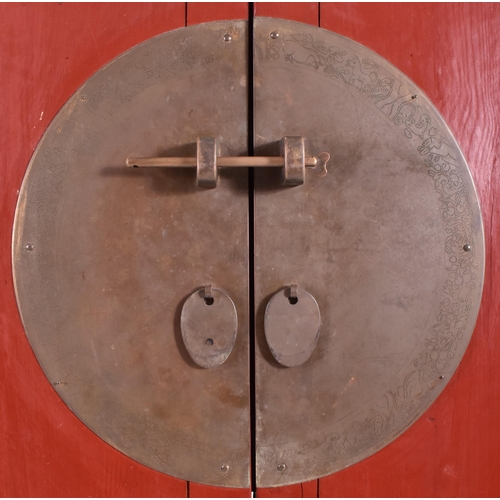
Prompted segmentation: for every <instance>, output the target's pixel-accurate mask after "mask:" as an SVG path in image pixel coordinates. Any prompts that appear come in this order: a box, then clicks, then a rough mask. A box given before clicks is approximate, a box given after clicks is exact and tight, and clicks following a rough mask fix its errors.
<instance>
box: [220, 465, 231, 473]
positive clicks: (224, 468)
mask: <svg viewBox="0 0 500 500" xmlns="http://www.w3.org/2000/svg"><path fill="white" fill-rule="evenodd" d="M220 470H221V471H222V472H227V471H228V470H229V465H226V464H224V465H222V466H221V468H220Z"/></svg>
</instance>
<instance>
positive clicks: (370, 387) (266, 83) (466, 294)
mask: <svg viewBox="0 0 500 500" xmlns="http://www.w3.org/2000/svg"><path fill="white" fill-rule="evenodd" d="M254 26H255V30H254V34H255V47H254V50H255V58H254V61H255V65H254V71H255V80H254V89H255V94H254V102H255V114H254V116H255V124H254V127H255V138H256V144H255V146H256V148H255V150H256V154H259V155H262V154H276V150H277V149H278V148H279V141H280V139H281V137H284V136H287V135H289V136H293V135H295V136H302V137H304V138H305V142H306V151H307V154H311V155H314V154H317V153H319V152H320V151H325V150H326V151H329V152H330V154H331V155H332V160H331V162H330V164H329V169H328V175H327V176H326V177H324V178H318V177H317V176H315V175H314V174H313V173H312V172H310V171H309V170H308V171H306V181H305V183H304V185H302V186H297V187H291V188H283V187H281V182H280V178H279V175H277V173H275V172H270V171H268V170H264V169H262V170H257V171H256V174H255V176H256V181H255V185H256V191H255V221H254V224H255V304H256V308H257V317H256V328H257V332H256V335H257V348H256V368H255V372H256V391H257V401H256V405H257V409H256V411H257V424H256V425H257V429H256V433H257V482H258V485H259V486H275V485H279V484H287V483H294V482H299V481H305V480H308V479H312V478H315V477H319V476H323V475H326V474H329V473H331V472H334V471H336V470H339V469H341V468H343V467H346V466H348V465H350V464H352V463H355V462H357V461H359V460H361V459H363V458H364V457H366V456H368V455H370V454H372V453H374V452H375V451H376V450H378V449H380V448H381V447H383V446H384V445H386V444H387V443H389V442H390V441H391V440H393V439H394V438H395V437H396V436H397V435H398V434H400V433H401V432H402V431H404V430H405V429H406V428H407V427H408V426H409V425H410V424H411V423H412V422H413V421H414V420H415V419H416V418H417V417H418V416H419V415H420V414H422V412H423V411H424V410H425V408H427V407H428V406H429V404H430V403H431V402H432V401H433V400H434V399H435V398H436V397H437V396H438V394H439V393H440V392H441V390H442V389H443V387H444V385H445V384H446V382H447V380H449V378H450V376H451V374H452V373H453V371H454V370H455V368H456V367H457V365H458V363H459V361H460V359H461V357H462V355H463V353H464V350H465V348H466V346H467V343H468V341H469V338H470V336H471V333H472V330H473V327H474V323H475V320H476V316H477V312H478V308H479V302H480V297H481V291H482V283H483V268H484V242H483V234H482V223H481V217H480V211H479V206H478V201H477V197H476V193H475V191H474V187H473V184H472V181H471V177H470V173H469V171H468V168H467V165H466V163H465V161H464V158H463V156H462V154H461V152H460V150H459V148H458V146H457V144H456V142H455V140H454V139H453V137H452V135H451V133H450V132H449V130H448V128H447V126H446V124H445V123H444V122H443V120H442V119H441V117H440V116H439V114H438V113H437V112H436V110H435V109H434V107H433V106H432V104H431V103H430V102H429V101H428V99H427V98H426V97H425V96H424V95H423V94H422V93H421V92H420V91H419V89H417V88H416V87H415V85H414V84H413V83H412V82H411V81H409V80H408V79H407V78H406V77H405V76H404V75H403V74H401V73H400V72H399V71H398V70H396V69H395V68H394V67H393V66H391V65H390V64H389V63H387V62H386V61H385V60H383V59H382V58H380V57H379V56H377V55H376V54H374V53H373V52H371V51H369V50H367V49H366V48H364V47H362V46H360V45H358V44H356V43H355V42H352V41H350V40H347V39H345V38H343V37H341V36H338V35H335V34H333V33H331V32H327V31H323V30H320V29H318V28H314V27H312V26H309V25H302V24H298V23H293V22H288V21H282V20H275V19H265V18H261V19H257V20H256V21H255V25H254ZM290 283H298V284H299V285H300V286H303V287H304V288H305V289H306V290H308V291H309V292H310V293H311V294H312V295H313V296H314V297H315V299H316V300H317V302H318V304H319V308H320V310H321V318H322V325H321V334H320V336H319V340H318V344H317V347H316V349H315V350H314V351H313V353H312V355H311V357H310V359H309V360H308V361H306V362H305V363H304V364H303V365H301V366H297V367H292V368H283V367H281V366H280V365H279V364H278V363H277V362H276V361H275V359H274V358H273V356H272V354H271V352H270V350H269V347H268V345H267V342H266V339H265V335H264V316H265V309H266V305H267V303H268V302H269V300H270V298H271V297H272V295H273V294H274V293H275V292H276V290H278V289H280V288H282V287H284V286H288V285H289V284H290Z"/></svg>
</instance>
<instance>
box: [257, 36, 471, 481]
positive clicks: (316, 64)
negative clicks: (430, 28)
mask: <svg viewBox="0 0 500 500" xmlns="http://www.w3.org/2000/svg"><path fill="white" fill-rule="evenodd" d="M266 44H267V53H266V54H265V55H264V57H265V58H267V59H268V60H269V59H275V60H278V59H282V60H284V61H285V62H286V63H288V64H292V65H300V66H302V67H304V68H309V69H310V70H312V71H314V72H316V73H322V74H323V75H324V76H326V77H329V78H331V79H332V80H334V81H336V82H339V83H340V84H344V85H345V86H346V87H348V88H349V90H350V91H351V92H353V93H354V94H357V95H358V96H360V97H364V98H365V99H367V100H368V101H369V103H371V104H372V105H374V106H375V107H376V108H377V109H378V110H379V111H380V112H381V113H383V114H384V115H385V116H386V118H388V119H389V120H390V121H392V122H393V123H394V124H395V125H396V126H398V127H399V128H400V129H401V131H402V132H403V135H404V137H405V138H406V139H407V140H409V141H411V143H412V145H413V146H414V148H415V149H416V150H417V152H418V153H419V154H420V155H421V157H422V162H423V164H424V165H425V167H426V169H427V173H428V175H429V176H430V177H431V179H432V181H433V183H434V188H435V191H436V194H437V196H438V199H439V202H440V203H441V216H442V220H443V223H444V228H445V239H444V245H443V247H444V251H445V253H446V257H447V267H446V270H447V272H448V276H447V279H446V281H445V283H444V285H443V289H442V292H443V297H442V299H441V302H440V305H439V314H438V316H437V318H436V321H435V323H434V325H433V326H432V329H431V335H430V338H428V339H426V340H425V348H424V349H422V350H421V352H420V353H419V355H418V356H417V357H416V358H415V359H414V361H413V369H412V370H411V371H410V372H409V373H406V374H405V377H404V379H403V381H402V382H401V383H400V385H399V386H398V387H397V388H396V389H395V390H389V391H387V392H386V393H385V394H384V395H383V397H382V398H381V400H380V401H379V402H378V404H376V405H372V407H371V408H370V409H369V410H368V412H367V414H366V415H364V416H363V417H362V418H359V419H358V420H355V421H351V422H350V423H348V424H347V425H345V426H344V428H343V431H342V432H341V433H332V434H331V435H328V436H326V438H325V439H323V440H322V441H321V442H318V441H309V442H307V443H306V444H304V445H303V447H302V449H298V450H291V449H288V450H285V452H284V453H285V454H289V453H293V451H295V452H296V453H297V455H298V456H301V457H302V460H301V464H300V465H298V464H297V465H298V468H300V469H306V468H307V469H309V471H311V470H313V471H315V472H317V473H318V474H322V473H324V470H325V465H327V464H331V463H332V462H337V461H339V462H344V464H342V467H343V466H346V465H349V464H351V463H353V462H355V461H356V460H353V459H352V458H353V457H354V455H357V454H359V453H360V452H363V451H365V454H364V456H366V455H367V453H366V451H368V449H369V448H370V447H372V446H376V445H377V444H378V443H380V441H381V439H384V438H385V437H390V436H391V435H394V436H395V435H397V434H399V432H401V430H403V429H404V428H406V427H407V426H408V425H409V424H410V423H411V421H412V420H413V419H415V418H416V417H417V416H418V415H419V413H418V412H419V409H420V408H421V407H422V406H423V405H426V404H428V403H429V402H430V400H429V398H430V397H431V392H432V391H433V389H434V388H435V387H437V386H438V385H439V384H440V383H442V382H441V379H442V378H443V375H442V371H443V370H444V369H445V368H446V367H447V366H448V364H449V363H450V361H451V359H452V358H453V357H454V354H455V351H456V349H457V346H458V342H459V341H460V340H461V339H462V338H463V336H464V331H465V329H466V327H467V325H468V320H469V316H470V313H471V310H472V307H473V294H474V290H475V289H476V287H477V277H478V274H477V270H478V269H480V266H479V263H478V260H477V258H476V252H475V245H474V239H475V237H477V234H478V231H479V229H480V228H479V227H478V225H477V224H476V222H475V220H474V217H473V211H472V205H471V201H470V197H469V191H468V189H469V186H468V185H466V184H465V183H464V179H463V177H462V171H461V167H460V160H459V153H458V151H457V147H456V146H455V144H454V141H453V139H452V140H451V141H450V134H449V133H448V132H447V131H445V132H443V131H442V130H441V129H440V125H439V124H437V123H436V121H435V120H434V119H433V118H432V113H431V112H429V110H428V109H427V108H426V106H425V105H422V104H420V103H419V99H418V95H417V93H416V92H415V91H412V90H411V89H410V88H408V85H407V84H405V83H403V82H401V81H399V80H398V79H396V78H394V77H393V75H390V74H389V73H387V72H386V71H385V69H384V68H383V67H381V66H380V65H379V64H377V63H376V62H375V61H373V60H372V59H370V58H360V57H359V56H358V54H356V53H355V52H354V51H350V50H346V48H345V47H338V46H335V45H326V44H325V42H324V41H323V40H316V39H315V38H314V37H312V36H311V35H310V34H300V33H290V34H288V33H282V32H280V37H279V39H275V40H269V39H266ZM457 153H458V154H457ZM465 245H471V249H469V248H467V250H470V251H466V250H465ZM261 452H262V458H263V459H264V460H265V461H269V460H272V459H273V456H274V453H273V451H272V450H271V449H266V450H261ZM368 454H369V453H368ZM281 458H282V459H283V453H282V454H281ZM338 468H339V467H336V468H335V470H337V469H338Z"/></svg>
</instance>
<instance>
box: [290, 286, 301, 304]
mask: <svg viewBox="0 0 500 500" xmlns="http://www.w3.org/2000/svg"><path fill="white" fill-rule="evenodd" d="M298 301H299V299H298V297H297V285H290V295H289V296H288V302H290V304H292V305H294V304H296V303H297V302H298Z"/></svg>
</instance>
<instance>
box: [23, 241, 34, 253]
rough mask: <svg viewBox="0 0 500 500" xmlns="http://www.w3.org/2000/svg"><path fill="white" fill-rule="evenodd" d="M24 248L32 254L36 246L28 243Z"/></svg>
mask: <svg viewBox="0 0 500 500" xmlns="http://www.w3.org/2000/svg"><path fill="white" fill-rule="evenodd" d="M24 248H25V249H26V250H28V252H32V251H33V249H34V248H35V246H34V245H32V244H31V243H28V244H27V245H26V246H25V247H24Z"/></svg>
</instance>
